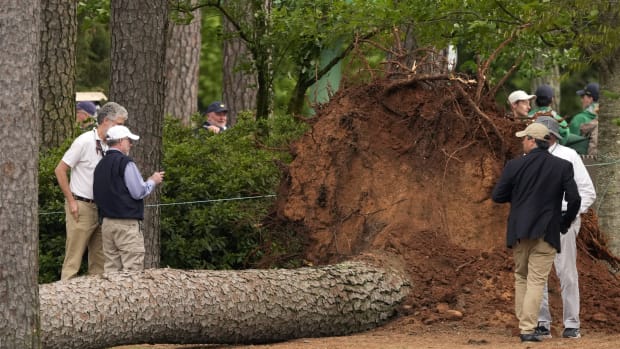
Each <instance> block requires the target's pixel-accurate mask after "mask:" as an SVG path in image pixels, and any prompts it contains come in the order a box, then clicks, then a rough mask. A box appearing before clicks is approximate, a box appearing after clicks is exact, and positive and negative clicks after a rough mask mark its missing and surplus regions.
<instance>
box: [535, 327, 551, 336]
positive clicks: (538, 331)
mask: <svg viewBox="0 0 620 349" xmlns="http://www.w3.org/2000/svg"><path fill="white" fill-rule="evenodd" d="M534 334H535V335H537V336H538V337H540V338H551V330H549V329H548V328H546V327H545V326H542V325H540V324H539V325H538V327H536V328H535V329H534Z"/></svg>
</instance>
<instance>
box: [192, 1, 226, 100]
mask: <svg viewBox="0 0 620 349" xmlns="http://www.w3.org/2000/svg"><path fill="white" fill-rule="evenodd" d="M201 35H202V42H201V46H202V48H201V50H200V52H201V53H200V67H199V69H200V75H199V76H198V87H199V89H198V91H199V93H198V109H199V110H205V109H206V108H207V106H208V105H209V104H211V102H213V101H221V100H222V91H223V87H222V80H223V78H224V77H223V70H222V61H223V59H222V48H223V41H222V18H221V17H220V14H219V12H217V11H216V10H214V9H212V8H208V7H207V8H204V9H203V11H202V29H201Z"/></svg>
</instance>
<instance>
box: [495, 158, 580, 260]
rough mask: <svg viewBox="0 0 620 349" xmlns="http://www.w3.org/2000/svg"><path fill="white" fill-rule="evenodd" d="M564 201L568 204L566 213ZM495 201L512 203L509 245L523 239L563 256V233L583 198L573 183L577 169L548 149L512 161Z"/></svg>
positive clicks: (496, 188) (497, 185)
mask: <svg viewBox="0 0 620 349" xmlns="http://www.w3.org/2000/svg"><path fill="white" fill-rule="evenodd" d="M562 197H564V199H565V200H566V201H567V202H568V208H567V210H566V212H562ZM493 201H495V202H498V203H503V202H510V215H509V216H508V227H507V231H506V245H507V246H508V247H512V246H514V245H515V244H516V243H517V241H518V240H519V239H532V240H533V239H539V238H541V237H544V240H545V241H546V242H548V243H549V244H550V245H551V246H553V247H555V249H556V250H557V251H558V253H559V252H561V250H560V231H561V229H562V227H568V226H569V225H570V223H571V222H572V221H573V220H574V219H575V217H576V216H577V213H578V212H579V206H580V204H581V197H580V196H579V191H578V190H577V184H576V183H575V180H574V179H573V165H572V164H571V163H570V162H569V161H566V160H564V159H560V158H559V157H556V156H553V155H552V154H550V153H549V152H548V151H547V150H546V149H540V148H534V149H533V150H532V151H530V152H529V153H528V154H526V155H524V156H522V157H520V158H517V159H513V160H510V161H508V163H507V164H506V167H504V171H503V172H502V176H501V177H500V179H499V182H497V184H496V185H495V188H494V189H493Z"/></svg>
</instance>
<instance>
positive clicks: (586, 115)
mask: <svg viewBox="0 0 620 349" xmlns="http://www.w3.org/2000/svg"><path fill="white" fill-rule="evenodd" d="M597 116H598V103H596V102H595V103H592V104H590V105H589V106H588V107H587V108H586V109H584V110H583V111H582V112H581V113H579V114H577V115H575V116H573V118H572V119H571V121H570V126H569V128H570V132H571V133H573V134H576V135H581V130H580V127H581V124H585V123H587V122H590V121H592V120H594V119H596V117H597Z"/></svg>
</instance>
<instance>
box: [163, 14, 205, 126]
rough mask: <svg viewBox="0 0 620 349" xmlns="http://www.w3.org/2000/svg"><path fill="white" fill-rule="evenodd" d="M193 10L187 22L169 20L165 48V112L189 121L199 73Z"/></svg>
mask: <svg viewBox="0 0 620 349" xmlns="http://www.w3.org/2000/svg"><path fill="white" fill-rule="evenodd" d="M200 13H201V12H200V10H196V11H194V12H193V13H192V14H193V15H194V18H193V19H192V21H191V22H190V23H189V24H177V23H174V22H170V23H169V26H170V27H169V28H170V31H169V39H168V47H167V48H166V82H167V84H166V99H165V110H164V112H165V113H164V114H165V115H172V116H174V117H176V118H179V119H181V120H182V123H183V124H184V125H186V126H188V125H190V123H191V116H192V114H194V113H196V112H197V111H198V72H199V69H198V68H199V66H200V45H201V40H202V39H201V34H200V28H201V15H200Z"/></svg>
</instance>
